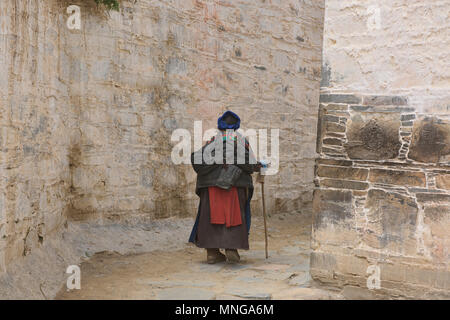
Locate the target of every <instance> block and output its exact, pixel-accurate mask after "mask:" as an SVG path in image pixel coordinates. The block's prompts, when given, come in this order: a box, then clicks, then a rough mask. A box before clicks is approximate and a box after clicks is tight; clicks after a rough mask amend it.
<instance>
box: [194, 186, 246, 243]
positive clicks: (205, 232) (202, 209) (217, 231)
mask: <svg viewBox="0 0 450 320" xmlns="http://www.w3.org/2000/svg"><path fill="white" fill-rule="evenodd" d="M199 191H200V205H199V214H198V223H196V226H194V229H196V230H193V234H192V235H191V238H192V239H190V240H192V241H191V242H193V243H195V245H197V247H199V248H222V249H245V250H248V248H249V246H248V231H247V219H246V214H245V209H246V208H245V207H246V204H247V196H246V193H247V191H246V189H245V188H237V191H238V198H239V205H240V207H241V219H242V224H241V225H239V226H234V227H226V225H225V224H212V223H211V219H210V207H209V192H208V188H201V189H200V190H199Z"/></svg>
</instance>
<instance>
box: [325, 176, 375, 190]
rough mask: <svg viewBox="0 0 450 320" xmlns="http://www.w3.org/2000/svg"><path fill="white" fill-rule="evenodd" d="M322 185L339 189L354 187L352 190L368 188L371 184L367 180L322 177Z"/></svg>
mask: <svg viewBox="0 0 450 320" xmlns="http://www.w3.org/2000/svg"><path fill="white" fill-rule="evenodd" d="M320 185H321V186H322V187H329V188H337V189H352V190H366V189H367V188H368V187H369V184H368V183H366V182H358V181H349V180H338V179H322V180H320Z"/></svg>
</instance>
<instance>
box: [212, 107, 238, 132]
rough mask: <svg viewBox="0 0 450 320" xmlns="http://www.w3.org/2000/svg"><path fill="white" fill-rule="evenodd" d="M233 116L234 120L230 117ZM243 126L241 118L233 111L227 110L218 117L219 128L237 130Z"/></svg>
mask: <svg viewBox="0 0 450 320" xmlns="http://www.w3.org/2000/svg"><path fill="white" fill-rule="evenodd" d="M231 117H233V118H234V119H232V120H233V121H230V120H229V119H230V118H231ZM240 126H241V119H240V118H239V116H238V115H237V114H236V113H234V112H232V111H225V113H224V114H223V115H222V116H221V117H220V118H219V119H217V128H218V129H219V130H227V129H233V130H237V129H239V127H240Z"/></svg>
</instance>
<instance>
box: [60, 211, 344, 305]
mask: <svg viewBox="0 0 450 320" xmlns="http://www.w3.org/2000/svg"><path fill="white" fill-rule="evenodd" d="M268 225H269V259H265V254H264V229H263V221H262V219H261V218H260V217H254V218H253V221H252V228H251V233H250V250H248V251H241V252H240V254H241V262H240V263H238V264H229V263H226V262H224V263H219V264H214V265H209V264H207V263H206V262H205V260H206V253H205V251H204V249H199V248H197V247H195V246H193V245H191V244H187V243H186V244H185V245H184V246H183V248H182V249H179V248H174V249H168V250H160V249H159V250H155V251H152V252H148V253H139V254H128V255H122V254H119V253H117V252H101V253H97V254H95V255H93V256H92V257H91V258H90V259H88V260H87V261H85V262H83V263H82V264H81V289H80V290H71V291H68V290H67V289H66V288H65V287H64V288H63V289H62V290H60V292H59V293H58V294H57V296H56V299H218V300H220V299H341V298H343V297H342V296H341V295H340V294H339V292H338V291H336V290H334V289H333V288H324V287H321V286H320V285H319V284H317V283H315V282H314V281H313V280H311V278H310V276H309V253H310V232H311V217H310V216H304V215H301V214H285V215H275V216H272V217H269V219H268ZM183 232H186V230H183ZM188 236H189V234H188V233H186V235H185V239H186V240H187V238H188Z"/></svg>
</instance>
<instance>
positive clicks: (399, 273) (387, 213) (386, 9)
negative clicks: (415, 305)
mask: <svg viewBox="0 0 450 320" xmlns="http://www.w3.org/2000/svg"><path fill="white" fill-rule="evenodd" d="M449 10H450V3H449V2H448V1H433V2H424V1H394V2H393V1H362V0H361V1H337V0H329V1H327V4H326V14H325V33H324V53H323V69H322V88H321V96H320V107H319V118H320V120H319V124H318V140H317V152H318V153H319V154H320V157H319V158H318V159H317V161H316V172H315V175H316V180H315V181H316V186H317V188H316V190H315V192H314V226H313V239H312V247H313V250H314V251H313V253H312V256H311V274H312V276H313V278H315V279H319V280H321V281H324V282H330V283H334V284H338V285H341V286H349V288H353V287H363V288H367V279H368V276H369V275H370V271H369V273H368V267H369V266H371V265H374V266H378V268H379V270H380V279H381V287H380V288H379V289H374V290H373V293H374V294H389V295H394V296H406V297H424V298H431V297H443V296H446V297H448V296H449V293H450V252H449V248H450V238H449V233H448V230H449V229H450V188H449V183H450V112H449V111H450V104H449V103H450V94H449V92H450V90H449V89H450V74H449V69H448V64H449V61H450V53H449V51H448V47H449V45H450V43H449V41H450V40H449V39H450V34H449V33H450V31H449V30H450V29H449V26H450V24H449V20H448V14H449ZM378 13H379V15H378ZM377 15H378V16H377Z"/></svg>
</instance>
